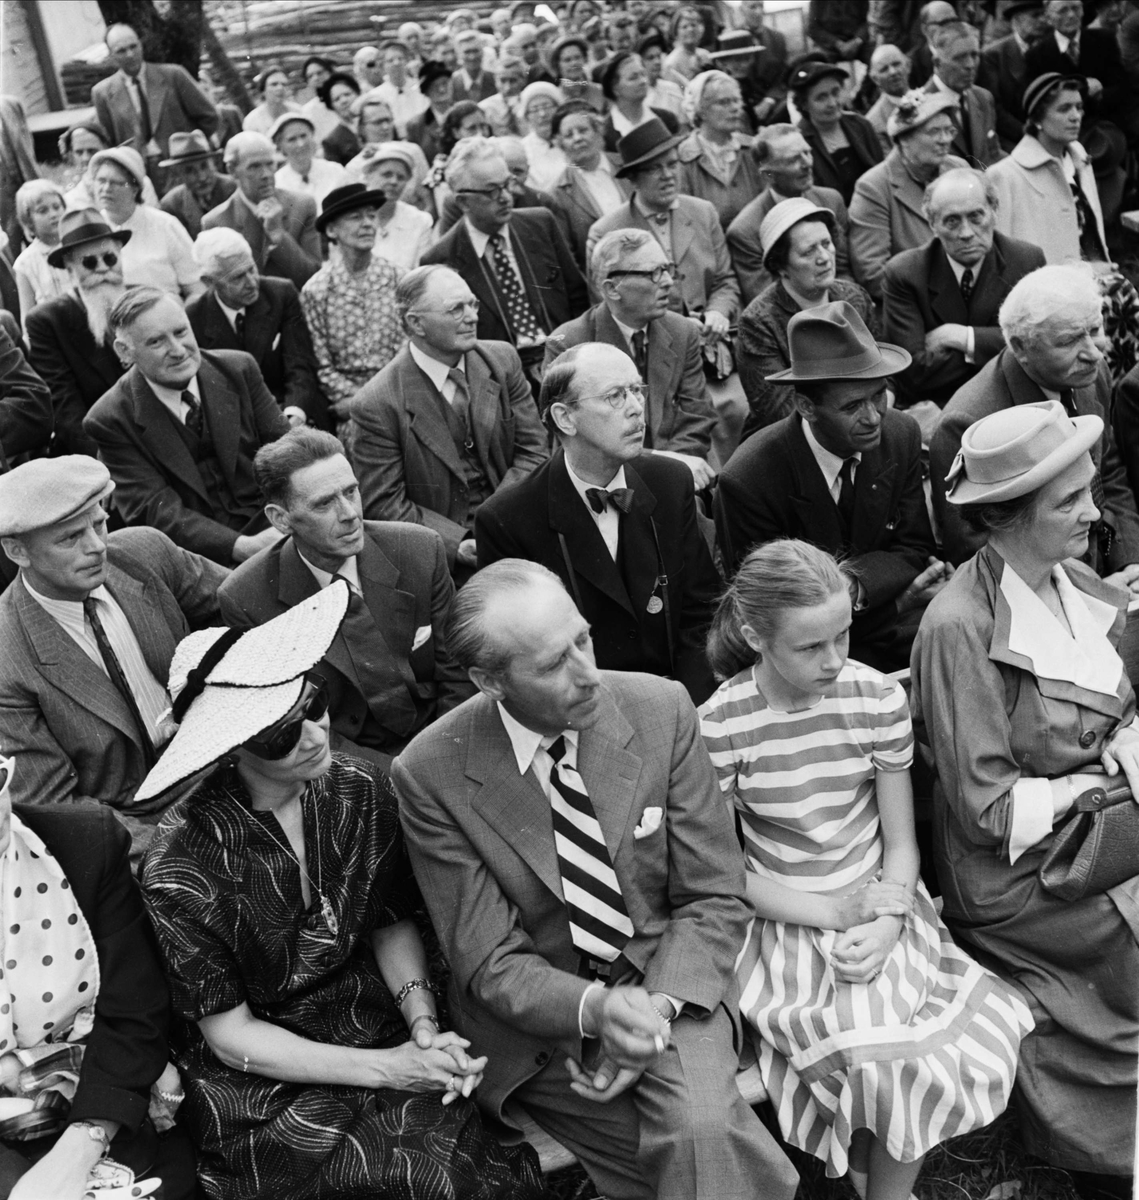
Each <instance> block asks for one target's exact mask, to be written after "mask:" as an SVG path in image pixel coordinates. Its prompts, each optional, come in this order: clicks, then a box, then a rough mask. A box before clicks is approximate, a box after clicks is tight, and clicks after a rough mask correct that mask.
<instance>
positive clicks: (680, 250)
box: [585, 196, 740, 322]
mask: <svg viewBox="0 0 1139 1200" xmlns="http://www.w3.org/2000/svg"><path fill="white" fill-rule="evenodd" d="M614 229H644V230H646V231H649V222H648V220H647V219H646V218H645V217H644V216H642V214H641V211H640V209H639V208H638V207H637V205H636V204H635V203H634V202H633V200H632V199H630V201H629V203H628V204H623V205H622V206H621V207H620V208H619V209H617V210H616V211H615V212H611V213H609V214H608V215H607V216H604V217H602V218H601V220H600V221H595V222H594V224H593V228H592V229H590V231H589V238H588V240H587V243H586V248H585V255H586V261H587V262H588V261H590V260H591V259H592V258H593V248H594V246H596V245H597V243H598V242H599V241H600V240H601V239H602V238H603V237H604V236H605V235H606V234H607V233H612V232H613V230H614ZM672 258H673V261H674V262H675V263H676V265H677V268H678V274H677V278H676V279H675V280H674V281H673V285H672V295H671V297H670V299H669V307H670V308H671V309H672V310H673V311H674V312H679V313H682V314H683V315H684V316H686V317H697V316H702V315H703V314H704V313H705V312H707V311H708V310H709V309H711V310H712V311H713V312H719V313H723V314H724V316H725V317H727V318H728V320H729V321H733V322H734V321H735V319H736V317H737V316H738V315H739V310H740V285H739V284H738V283H737V282H736V276H735V272H734V271H733V270H732V260H731V257H730V256H729V254H728V243H727V242H726V241H725V240H724V231H723V229H721V228H720V217H719V214H718V213H717V212H716V209H715V206H714V205H712V204H709V203H708V201H707V200H698V199H697V198H696V197H695V196H678V197H677V205H676V208H674V209H673V210H672ZM595 299H600V297H595Z"/></svg>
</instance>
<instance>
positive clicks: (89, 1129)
mask: <svg viewBox="0 0 1139 1200" xmlns="http://www.w3.org/2000/svg"><path fill="white" fill-rule="evenodd" d="M69 1128H71V1129H81V1130H82V1131H83V1132H84V1133H85V1134H86V1135H87V1136H88V1137H89V1138H90V1139H91V1140H92V1141H93V1142H98V1143H99V1145H100V1146H102V1148H103V1151H102V1152H103V1154H106V1153H107V1151H108V1150H110V1148H111V1139H110V1137H109V1135H108V1134H107V1131H106V1130H105V1129H104V1128H103V1126H102V1125H96V1124H95V1122H94V1121H72V1122H71V1125H70V1127H69Z"/></svg>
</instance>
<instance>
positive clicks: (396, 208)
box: [363, 105, 477, 271]
mask: <svg viewBox="0 0 1139 1200" xmlns="http://www.w3.org/2000/svg"><path fill="white" fill-rule="evenodd" d="M455 107H456V108H458V107H459V105H456V106H455ZM476 107H477V106H476ZM448 116H450V114H448ZM371 149H372V154H371V155H370V156H369V158H368V160H367V163H366V165H365V166H364V170H363V176H364V177H363V183H364V186H365V187H366V188H370V189H371V190H373V191H377V192H382V193H383V194H384V195H385V196H386V197H387V199H386V200H385V201H384V203H383V204H382V205H381V207H380V209H379V211H378V212H377V213H376V225H377V231H376V244H375V246H374V247H373V250H374V252H375V253H376V254H378V255H379V256H380V258H386V259H387V260H388V262H390V263H391V264H392V266H395V267H399V268H400V270H403V271H410V270H411V269H412V268H413V267H418V266H419V260H420V258H421V257H422V256H423V255H424V254H425V253H426V252H427V250H429V249H430V248H431V245H432V243H433V242H434V240H435V238H434V234H433V232H432V230H433V228H434V222H433V221H432V220H431V217H430V215H429V214H428V213H425V212H424V211H423V210H422V209H419V208H416V207H414V205H411V204H408V203H407V201H406V200H403V199H401V197H402V196H403V195H404V192H405V191H406V190H407V184H408V181H409V180H410V179H411V178H412V175H413V174H414V172H415V168H416V159H415V154H414V151H415V150H416V149H417V147H416V146H413V145H412V144H411V142H385V143H384V144H383V145H380V146H373V147H371Z"/></svg>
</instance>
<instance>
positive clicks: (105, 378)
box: [26, 208, 131, 454]
mask: <svg viewBox="0 0 1139 1200" xmlns="http://www.w3.org/2000/svg"><path fill="white" fill-rule="evenodd" d="M59 233H60V238H59V245H58V246H57V247H56V248H55V250H54V251H52V253H51V255H50V256H49V261H50V263H51V265H52V266H53V267H66V268H67V271H68V274H70V276H71V282H72V284H73V287H72V290H71V291H69V292H68V293H67V294H66V295H63V296H55V297H53V298H52V299H50V300H45V301H44V302H43V303H42V304H38V305H36V307H35V308H33V309H32V311H31V312H30V313H28V315H27V320H26V328H27V334H28V346H29V355H28V357H29V359H30V361H31V364H32V366H33V367H34V368H35V369H36V371H37V372H38V373H39V375H40V377H41V378H42V379H43V381H44V382H45V383H46V384H47V385H48V387H49V388H50V389H51V394H52V403H53V406H54V409H55V437H54V441H53V443H52V449H53V452H54V453H55V454H94V453H95V443H94V442H93V441H91V439H90V438H89V437H88V436H87V435H86V434H85V433H84V432H83V418H84V417H85V416H86V415H87V411H88V409H90V407H91V406H92V405H93V404H94V403H95V401H96V400H98V399H99V397H100V396H101V395H102V394H103V393H104V392H105V391H107V390H108V389H109V388H111V387H112V386H113V385H114V384H115V383H116V382H117V381H118V379H119V376H121V375H122V373H123V370H124V368H123V365H122V363H121V362H120V361H119V357H118V355H117V354H116V353H115V351H114V348H113V347H112V345H111V342H112V338H111V327H110V315H111V309H113V308H114V307H115V304H116V303H117V302H118V300H119V298H120V297H121V296H122V294H123V292H125V291H126V288H125V286H124V284H123V262H122V248H123V246H124V245H125V244H126V243H127V242H128V241H130V236H131V234H130V230H129V229H120V230H112V229H111V227H110V226H109V225H108V224H107V222H106V221H105V220H104V219H103V217H102V215H101V214H100V213H99V211H98V210H97V209H94V208H85V209H79V210H78V211H76V212H69V213H65V214H64V216H63V219H62V220H61V221H60V225H59Z"/></svg>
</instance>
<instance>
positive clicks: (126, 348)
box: [114, 333, 134, 367]
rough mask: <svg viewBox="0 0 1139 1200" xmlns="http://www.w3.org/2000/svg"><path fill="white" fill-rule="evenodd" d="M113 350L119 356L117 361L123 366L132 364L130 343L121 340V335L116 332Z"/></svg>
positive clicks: (132, 352)
mask: <svg viewBox="0 0 1139 1200" xmlns="http://www.w3.org/2000/svg"><path fill="white" fill-rule="evenodd" d="M114 350H115V353H116V354H117V355H118V356H119V362H121V363H122V364H123V366H124V367H130V366H133V365H134V350H133V348H132V347H131V344H130V343H129V342H125V341H123V338H122V336H121V335H120V334H117V333H116V334H115V342H114Z"/></svg>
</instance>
